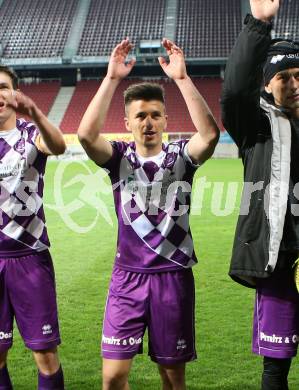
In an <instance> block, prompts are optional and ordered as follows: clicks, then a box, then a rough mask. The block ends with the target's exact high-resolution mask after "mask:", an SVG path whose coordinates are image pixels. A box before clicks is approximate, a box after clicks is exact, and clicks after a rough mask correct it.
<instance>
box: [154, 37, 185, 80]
mask: <svg viewBox="0 0 299 390" xmlns="http://www.w3.org/2000/svg"><path fill="white" fill-rule="evenodd" d="M162 44H163V46H164V47H165V49H166V52H167V55H168V57H169V62H167V61H166V59H165V58H163V57H158V60H159V63H160V65H161V67H162V69H163V70H164V72H165V73H166V75H167V76H168V77H170V78H171V79H173V80H180V79H184V78H186V77H187V71H186V64H185V59H184V53H183V51H182V50H181V49H180V48H179V47H178V46H176V45H175V44H174V43H173V42H171V41H170V40H169V39H166V38H164V39H163V41H162Z"/></svg>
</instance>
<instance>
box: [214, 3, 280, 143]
mask: <svg viewBox="0 0 299 390" xmlns="http://www.w3.org/2000/svg"><path fill="white" fill-rule="evenodd" d="M250 6H251V12H252V15H253V16H249V17H248V18H246V20H245V24H246V26H245V28H244V29H243V30H242V32H241V33H240V35H239V37H238V39H237V42H236V44H235V46H234V48H233V50H232V52H231V54H230V56H229V59H228V62H227V65H226V71H225V78H224V84H223V89H222V96H221V106H222V120H223V123H224V126H225V128H226V129H227V131H228V132H229V133H230V134H231V136H232V137H233V139H234V140H235V142H236V144H237V145H238V146H239V147H240V148H241V149H242V148H244V147H245V146H246V145H249V146H250V145H252V144H254V142H255V139H256V132H257V130H258V127H259V121H260V115H261V111H260V89H261V87H262V82H263V64H264V62H265V60H266V57H267V52H268V49H269V47H270V43H271V35H270V32H271V28H272V25H271V20H272V19H273V18H274V16H275V15H276V13H277V11H278V8H279V0H250Z"/></svg>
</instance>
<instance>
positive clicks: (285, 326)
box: [252, 267, 299, 358]
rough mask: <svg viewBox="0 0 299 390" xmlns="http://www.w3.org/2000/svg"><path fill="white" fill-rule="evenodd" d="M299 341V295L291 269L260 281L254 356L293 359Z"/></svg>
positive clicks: (256, 306)
mask: <svg viewBox="0 0 299 390" xmlns="http://www.w3.org/2000/svg"><path fill="white" fill-rule="evenodd" d="M298 341H299V294H298V292H297V289H296V287H295V282H294V276H293V270H292V268H291V267H289V268H288V269H285V270H279V272H275V273H274V274H273V275H272V276H271V277H270V278H268V279H263V280H259V281H258V285H257V289H256V302H255V312H254V324H253V343H252V350H253V352H254V353H256V354H259V355H263V356H267V357H273V358H291V357H293V356H296V354H297V346H298Z"/></svg>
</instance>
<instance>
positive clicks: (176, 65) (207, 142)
mask: <svg viewBox="0 0 299 390" xmlns="http://www.w3.org/2000/svg"><path fill="white" fill-rule="evenodd" d="M163 46H164V47H165V49H166V51H167V54H168V57H169V62H167V61H166V60H165V58H163V57H159V63H160V65H161V67H162V69H163V70H164V72H165V73H166V75H167V76H168V77H170V78H172V79H173V80H174V81H175V83H176V84H177V86H178V88H179V90H180V91H181V93H182V95H183V98H184V100H185V102H186V105H187V107H188V110H189V114H190V116H191V119H192V122H193V124H194V126H195V128H196V130H197V133H195V134H194V135H193V136H192V137H191V139H190V141H189V142H188V146H187V147H188V154H189V156H190V158H191V159H192V161H193V162H194V163H195V164H199V163H203V162H204V161H206V160H207V159H208V158H210V157H211V156H212V154H213V152H214V149H215V146H216V144H217V142H218V139H219V134H220V132H219V128H218V126H217V123H216V121H215V119H214V117H213V114H212V112H211V110H210V109H209V107H208V105H207V103H206V102H205V100H204V99H203V97H202V96H201V94H200V93H199V92H198V90H197V88H196V87H195V85H194V83H193V82H192V80H191V79H190V77H189V76H188V74H187V70H186V64H185V59H184V54H183V51H182V50H181V49H180V48H179V47H178V46H176V45H175V44H174V43H173V42H171V41H170V40H168V39H163Z"/></svg>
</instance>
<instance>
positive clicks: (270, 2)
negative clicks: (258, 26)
mask: <svg viewBox="0 0 299 390" xmlns="http://www.w3.org/2000/svg"><path fill="white" fill-rule="evenodd" d="M250 7H251V13H252V15H253V16H254V17H255V18H256V19H259V20H262V21H264V22H269V21H271V20H272V19H273V18H274V16H275V15H276V14H277V12H278V9H279V0H250Z"/></svg>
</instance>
